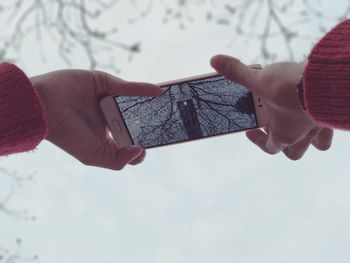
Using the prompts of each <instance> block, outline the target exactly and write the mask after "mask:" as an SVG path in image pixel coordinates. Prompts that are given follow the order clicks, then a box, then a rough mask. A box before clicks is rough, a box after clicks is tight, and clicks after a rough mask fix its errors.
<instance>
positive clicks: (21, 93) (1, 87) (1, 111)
mask: <svg viewBox="0 0 350 263" xmlns="http://www.w3.org/2000/svg"><path fill="white" fill-rule="evenodd" d="M46 133H47V124H46V122H45V119H44V113H43V109H42V106H41V104H40V102H39V98H38V97H37V94H36V92H35V90H34V88H33V86H32V84H31V82H30V80H29V79H28V78H27V76H26V75H25V74H24V73H23V71H21V70H20V69H19V68H18V67H16V66H15V65H12V64H8V63H2V64H0V155H8V154H12V153H18V152H25V151H29V150H33V149H34V148H35V147H36V146H37V145H38V144H39V143H40V141H41V140H43V139H44V138H45V136H46Z"/></svg>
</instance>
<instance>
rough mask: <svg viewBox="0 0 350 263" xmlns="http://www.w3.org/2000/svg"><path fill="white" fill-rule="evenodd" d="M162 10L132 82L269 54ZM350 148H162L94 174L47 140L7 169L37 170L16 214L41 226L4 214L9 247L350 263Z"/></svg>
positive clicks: (125, 32) (175, 258) (203, 144)
mask: <svg viewBox="0 0 350 263" xmlns="http://www.w3.org/2000/svg"><path fill="white" fill-rule="evenodd" d="M324 2H325V1H324ZM334 2H337V3H338V4H339V6H340V4H341V3H343V2H345V1H340V0H339V1H334ZM333 8H335V7H333ZM324 10H326V12H333V11H334V12H335V11H336V10H335V9H334V10H333V9H331V8H330V7H328V6H326V7H324ZM128 12H130V13H132V12H133V9H130V10H127V9H124V10H123V14H127V13H128ZM159 12H161V9H160V8H159V7H155V9H154V10H153V11H152V13H151V14H150V15H149V16H148V17H147V18H145V19H144V20H143V21H142V23H138V24H137V25H135V26H133V27H129V28H124V29H122V30H121V32H120V35H121V37H123V38H125V39H126V40H128V39H130V41H131V40H135V39H140V40H142V48H143V52H142V53H141V54H139V55H137V56H136V57H135V58H134V60H133V62H132V63H127V62H123V61H124V60H125V57H123V58H122V59H123V60H122V62H121V65H122V67H123V71H122V74H121V76H122V77H123V78H126V79H130V80H142V81H151V82H161V81H165V80H170V79H176V78H178V77H185V76H189V75H194V74H201V73H206V72H209V71H211V69H210V67H209V64H208V61H209V59H210V57H211V56H212V55H214V54H216V53H228V54H232V55H236V56H238V57H239V58H241V59H242V60H244V61H245V62H247V63H249V62H251V61H252V59H253V58H254V57H256V55H257V54H258V52H259V50H258V49H257V44H258V43H257V42H256V43H254V41H253V43H251V44H249V45H247V44H245V42H242V43H237V45H235V46H230V45H229V43H230V42H231V41H232V38H233V37H235V35H234V32H233V30H230V28H229V27H219V26H217V25H214V24H207V23H205V22H204V21H203V19H201V17H203V12H202V10H198V13H196V12H195V13H193V16H194V17H195V18H196V19H195V22H194V23H192V24H191V25H190V26H189V27H188V28H187V29H186V30H185V31H181V30H178V27H177V26H176V25H175V24H170V25H162V24H161V23H159V21H160V20H161V19H159V16H158V15H157V14H159ZM120 19H121V18H120ZM113 23H118V17H117V18H114V20H113ZM329 23H331V22H329ZM333 23H334V22H333ZM313 25H314V26H315V27H316V23H315V24H313V23H311V24H309V25H308V26H305V28H304V31H305V32H307V33H310V36H312V37H313V40H310V41H309V43H308V44H298V45H296V51H297V54H298V57H299V59H301V58H302V57H303V54H306V53H307V52H308V50H309V49H310V47H311V45H312V42H315V41H316V39H317V33H313V32H315V31H316V29H315V28H313V27H312V26H313ZM328 26H331V25H330V24H328ZM236 37H237V36H236ZM301 43H303V42H301ZM31 48H32V47H29V46H28V47H27V48H25V50H26V49H27V52H25V51H24V54H25V55H24V56H23V58H24V60H23V61H22V62H21V64H20V65H22V66H23V67H24V69H25V70H26V72H27V73H28V74H29V75H33V74H38V73H40V72H46V71H48V70H52V69H57V68H63V67H64V64H62V63H61V64H59V62H56V61H52V63H50V61H48V64H46V65H45V64H43V63H41V62H37V61H38V60H34V59H35V54H30V53H28V50H30V49H31ZM280 48H281V46H279V44H278V42H277V43H276V50H278V49H280ZM51 49H52V48H51V47H50V46H49V45H48V46H47V47H46V50H47V52H48V54H49V55H50V54H51V53H50V52H51ZM74 59H75V60H76V62H77V65H79V63H80V58H79V57H76V58H74ZM33 61H35V63H34V62H33ZM349 138H350V135H349V133H346V132H337V133H336V136H335V140H334V145H333V148H332V149H331V150H330V151H328V152H325V153H322V152H317V151H315V150H314V149H310V151H309V152H308V153H307V154H306V156H305V157H304V158H303V159H302V160H301V161H298V162H292V161H289V160H287V159H286V158H285V157H284V156H282V155H277V156H269V155H266V154H264V153H262V152H260V151H259V150H258V149H257V148H256V147H255V146H254V145H252V144H251V143H250V142H248V140H246V139H245V136H244V135H243V134H235V135H228V136H223V137H219V138H215V139H208V140H202V141H200V142H195V143H189V144H182V145H177V146H171V147H164V148H161V149H155V150H151V151H149V152H148V157H147V159H146V161H145V162H144V163H143V164H142V165H139V166H137V167H128V168H126V169H125V170H123V171H121V172H111V171H107V170H102V169H97V168H91V167H84V166H82V165H81V164H80V163H79V162H77V161H76V160H74V159H72V158H71V157H69V156H68V155H67V154H66V153H64V152H63V151H61V150H60V149H58V148H56V147H55V146H53V145H51V144H49V143H47V142H43V143H42V144H41V145H40V146H39V148H38V150H37V151H36V152H35V153H27V154H21V155H16V156H11V157H9V158H2V159H0V166H3V167H7V168H9V169H11V170H17V171H18V172H19V173H20V174H24V175H25V174H30V173H33V172H35V180H34V182H33V183H28V184H25V185H24V187H23V188H22V189H21V191H20V192H19V194H18V195H17V196H16V198H15V199H14V200H13V201H12V203H11V206H12V207H14V208H19V209H22V208H25V209H28V210H29V211H30V214H31V215H33V216H36V217H37V220H36V221H34V222H27V221H23V220H16V219H14V218H11V217H8V216H6V215H4V214H0V247H7V248H10V249H11V248H13V247H15V245H14V240H15V239H16V238H17V237H21V238H22V239H23V242H24V243H23V253H22V254H23V255H24V256H32V255H35V254H38V255H39V257H40V262H51V263H56V262H57V263H62V262H67V263H70V262H86V263H92V262H105V263H112V262H125V263H126V262H130V263H131V262H133V263H134V262H150V263H151V262H152V263H158V262H159V263H160V262H168V263H171V262H182V263H183V262H239V263H245V262H249V263H255V262H256V263H258V262H259V263H261V262H269V263H275V262H276V263H277V262H278V263H280V262H285V263H288V262H293V263H294V262H308V263H309V262H337V263H340V262H349V260H350V254H349V249H348V248H349V247H350V221H349V219H350V213H349V207H350V193H349V188H350V176H349V172H348V170H349V149H350V139H349ZM0 179H1V177H0ZM0 182H2V181H1V180H0ZM4 185H6V182H5V181H4V183H3V184H2V186H1V187H0V189H1V191H4V192H5V191H6V190H7V189H6V186H5V187H4Z"/></svg>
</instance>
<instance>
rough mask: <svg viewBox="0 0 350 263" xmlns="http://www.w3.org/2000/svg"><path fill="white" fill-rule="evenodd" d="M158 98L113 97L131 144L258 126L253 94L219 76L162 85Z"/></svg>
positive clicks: (148, 144)
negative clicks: (162, 92)
mask: <svg viewBox="0 0 350 263" xmlns="http://www.w3.org/2000/svg"><path fill="white" fill-rule="evenodd" d="M162 89H163V90H164V91H165V92H164V94H163V95H161V96H160V97H156V98H152V97H125V96H118V97H115V101H116V102H117V107H119V110H120V112H121V114H122V116H123V118H124V122H125V125H126V126H127V128H128V130H129V134H130V137H131V139H132V140H133V143H134V144H135V145H138V146H141V147H143V148H152V147H156V146H161V145H168V144H173V143H178V142H184V141H190V140H195V139H200V138H206V137H212V136H216V135H221V134H226V133H232V132H238V131H242V130H248V129H254V128H257V127H258V124H257V118H256V112H255V107H254V101H253V95H252V94H251V92H249V91H248V90H247V89H246V88H245V87H244V86H242V85H239V84H237V83H234V82H232V81H230V80H227V79H226V78H224V77H222V76H215V77H207V78H203V79H197V80H193V81H189V82H182V83H177V84H174V85H170V86H163V87H162Z"/></svg>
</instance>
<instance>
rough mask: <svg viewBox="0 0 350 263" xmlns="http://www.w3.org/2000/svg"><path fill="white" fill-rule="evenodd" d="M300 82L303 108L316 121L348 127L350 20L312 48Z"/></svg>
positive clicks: (346, 128)
mask: <svg viewBox="0 0 350 263" xmlns="http://www.w3.org/2000/svg"><path fill="white" fill-rule="evenodd" d="M303 84H304V102H305V107H306V110H307V112H308V113H309V115H310V116H311V117H312V118H313V119H314V120H315V121H316V122H317V123H319V124H320V125H323V126H328V127H333V128H339V129H344V130H350V20H346V21H344V22H342V23H340V24H339V25H338V26H336V27H335V28H334V29H333V30H332V31H330V32H329V33H328V34H327V35H326V36H324V37H323V38H322V40H321V41H320V42H319V43H318V44H317V45H316V46H315V47H314V49H313V51H312V52H311V54H310V56H309V58H308V63H307V65H306V68H305V72H304V83H303Z"/></svg>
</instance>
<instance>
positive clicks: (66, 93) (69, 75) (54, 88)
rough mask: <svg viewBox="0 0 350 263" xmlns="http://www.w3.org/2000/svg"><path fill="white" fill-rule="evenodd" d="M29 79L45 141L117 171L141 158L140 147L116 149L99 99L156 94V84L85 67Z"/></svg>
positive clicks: (79, 157)
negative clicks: (39, 108) (43, 120)
mask: <svg viewBox="0 0 350 263" xmlns="http://www.w3.org/2000/svg"><path fill="white" fill-rule="evenodd" d="M31 81H32V83H33V85H34V88H35V89H36V91H37V93H38V95H39V98H40V100H41V103H42V105H43V108H44V111H45V115H46V119H47V122H48V136H47V138H46V139H47V140H49V141H50V142H52V143H54V144H55V145H57V146H58V147H60V148H62V149H63V150H65V151H66V152H68V153H69V154H71V155H72V156H74V157H75V158H77V159H78V160H79V161H81V162H82V163H83V164H86V165H91V166H98V167H103V168H108V169H112V170H121V169H123V168H124V166H125V165H127V164H138V163H140V162H142V161H143V159H144V158H145V154H146V152H145V151H144V150H143V149H142V148H139V147H136V146H132V147H129V148H123V149H118V148H117V147H116V145H115V143H114V141H113V140H112V139H111V138H110V137H109V136H108V135H107V128H106V124H105V119H104V116H103V113H102V111H101V110H100V107H99V102H100V100H101V99H102V98H103V97H105V96H108V95H124V96H159V95H161V94H162V90H161V89H160V88H159V87H158V86H156V85H152V84H146V83H135V82H128V81H124V80H121V79H118V78H116V77H113V76H112V75H109V74H107V73H104V72H97V71H96V72H91V71H85V70H61V71H56V72H52V73H48V74H44V75H41V76H37V77H33V78H31Z"/></svg>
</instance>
